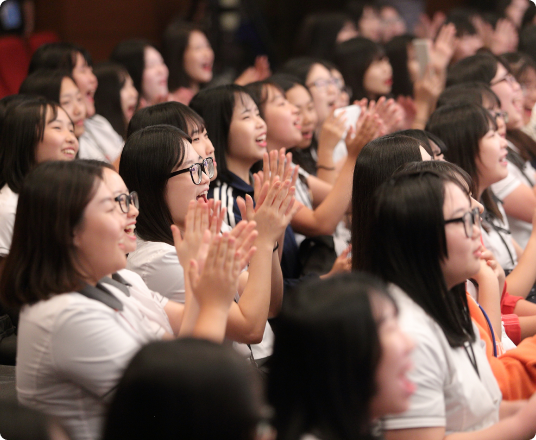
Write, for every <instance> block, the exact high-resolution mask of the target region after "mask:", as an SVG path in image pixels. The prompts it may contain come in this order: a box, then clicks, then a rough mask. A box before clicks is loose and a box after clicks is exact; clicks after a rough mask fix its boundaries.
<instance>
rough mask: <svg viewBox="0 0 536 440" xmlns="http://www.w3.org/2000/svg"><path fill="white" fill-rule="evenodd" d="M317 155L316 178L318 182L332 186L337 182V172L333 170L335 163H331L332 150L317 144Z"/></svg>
mask: <svg viewBox="0 0 536 440" xmlns="http://www.w3.org/2000/svg"><path fill="white" fill-rule="evenodd" d="M317 154H318V161H317V168H316V175H317V177H318V178H319V179H320V180H323V181H324V182H327V183H331V184H332V185H333V184H334V183H335V181H336V180H337V172H336V171H337V170H336V168H335V163H334V162H333V149H329V148H325V147H322V145H320V144H319V145H318V151H317Z"/></svg>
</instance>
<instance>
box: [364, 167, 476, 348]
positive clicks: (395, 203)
mask: <svg viewBox="0 0 536 440" xmlns="http://www.w3.org/2000/svg"><path fill="white" fill-rule="evenodd" d="M447 183H454V184H455V185H457V186H458V187H459V188H460V189H461V190H462V191H463V192H464V193H465V194H467V198H468V199H469V194H468V191H467V189H466V188H465V186H464V185H461V184H460V182H459V179H456V178H452V177H451V176H450V175H448V174H439V173H436V172H432V171H426V172H421V171H419V172H401V173H398V174H396V175H395V176H393V177H392V178H391V179H390V180H389V181H387V182H384V183H383V184H382V185H381V186H380V187H379V188H378V190H377V191H376V193H375V196H374V197H375V202H374V218H373V221H372V228H371V230H370V231H369V233H370V234H371V236H372V241H373V243H374V246H373V247H372V252H371V256H370V258H371V269H372V270H371V271H372V273H373V274H375V275H377V276H379V277H380V278H381V279H382V280H384V281H385V282H387V283H393V284H395V285H397V286H398V287H400V288H401V289H402V290H403V291H404V292H405V293H406V294H407V295H408V296H409V297H410V298H411V299H412V300H413V301H415V302H416V303H417V304H418V305H419V306H420V307H422V309H423V310H424V311H425V312H426V313H427V314H428V315H429V316H430V317H431V318H432V319H433V320H434V321H435V322H436V323H437V324H438V325H439V326H440V327H441V329H442V330H443V333H444V334H445V337H446V338H447V341H448V342H449V345H450V346H451V347H461V346H463V345H464V344H465V343H467V342H474V341H475V333H474V331H473V324H472V322H471V317H470V315H469V310H468V306H467V297H466V294H465V288H464V283H463V284H461V288H458V286H455V287H454V288H452V289H450V291H449V288H448V286H447V284H446V281H445V278H444V276H443V272H442V269H441V262H442V261H443V260H444V259H446V258H448V253H447V240H446V236H445V224H444V221H445V220H444V214H443V204H444V200H445V185H446V184H447Z"/></svg>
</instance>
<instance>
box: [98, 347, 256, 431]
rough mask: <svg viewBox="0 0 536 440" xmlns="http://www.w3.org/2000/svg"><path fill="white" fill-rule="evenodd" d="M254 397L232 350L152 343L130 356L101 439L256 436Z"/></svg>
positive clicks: (241, 366) (245, 372)
mask: <svg viewBox="0 0 536 440" xmlns="http://www.w3.org/2000/svg"><path fill="white" fill-rule="evenodd" d="M258 420H259V408H258V403H257V398H256V396H255V394H254V393H253V390H252V387H251V377H250V374H249V372H248V370H247V365H246V363H245V362H244V361H243V359H240V357H239V356H238V355H237V354H236V353H234V352H233V350H232V348H230V347H227V346H223V345H219V344H216V343H214V342H210V341H205V340H201V339H193V338H192V339H180V340H177V341H158V342H152V343H151V344H149V345H146V346H145V347H143V348H142V349H141V350H140V351H139V352H138V353H137V354H136V356H134V358H133V359H132V361H131V362H130V364H129V365H128V367H127V369H126V370H125V373H124V375H123V377H122V378H121V380H120V382H119V385H118V387H117V391H116V393H115V396H114V398H113V401H112V403H111V405H110V409H109V412H108V417H107V420H106V423H105V427H104V435H103V439H104V440H112V439H113V440H121V439H125V440H127V439H128V440H142V439H143V440H145V439H148V438H158V439H160V440H172V439H176V438H177V436H179V437H180V438H181V439H183V440H213V439H215V438H218V439H223V440H254V439H255V428H256V424H257V422H258Z"/></svg>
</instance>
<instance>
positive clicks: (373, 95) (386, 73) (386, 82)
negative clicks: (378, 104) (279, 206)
mask: <svg viewBox="0 0 536 440" xmlns="http://www.w3.org/2000/svg"><path fill="white" fill-rule="evenodd" d="M392 86H393V69H392V67H391V64H390V63H389V60H388V59H387V58H386V57H384V58H381V59H379V60H375V61H373V62H372V64H371V65H370V66H369V68H368V69H367V70H366V71H365V75H364V76H363V88H364V89H365V92H366V93H367V95H368V97H369V98H370V99H377V98H378V97H380V96H383V95H388V94H389V93H391V88H392Z"/></svg>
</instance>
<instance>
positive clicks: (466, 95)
mask: <svg viewBox="0 0 536 440" xmlns="http://www.w3.org/2000/svg"><path fill="white" fill-rule="evenodd" d="M485 100H487V101H489V103H490V104H492V105H496V106H498V107H500V106H501V101H500V99H499V97H498V96H497V95H496V94H495V92H494V91H493V90H492V89H491V87H490V86H489V85H488V84H486V83H484V82H479V81H467V82H462V83H459V84H455V85H452V86H449V87H447V88H446V89H445V90H443V92H441V94H440V95H439V98H438V100H437V105H436V108H439V107H443V106H444V105H450V104H455V103H462V102H465V103H473V104H478V105H481V106H484V103H485Z"/></svg>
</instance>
